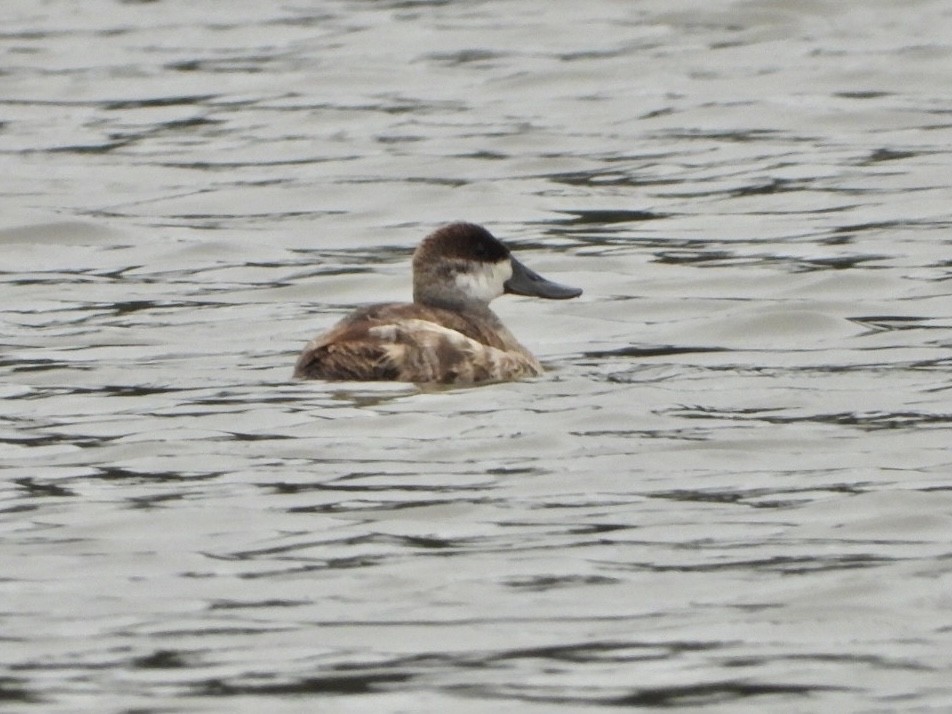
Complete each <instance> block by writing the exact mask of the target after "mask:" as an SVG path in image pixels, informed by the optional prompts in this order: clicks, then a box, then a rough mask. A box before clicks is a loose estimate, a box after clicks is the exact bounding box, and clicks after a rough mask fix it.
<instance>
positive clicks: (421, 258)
mask: <svg viewBox="0 0 952 714" xmlns="http://www.w3.org/2000/svg"><path fill="white" fill-rule="evenodd" d="M503 293H514V294H516V295H532V296H535V297H542V298H549V299H551V300H565V299H567V298H574V297H578V296H579V295H581V294H582V291H581V290H579V289H578V288H571V287H568V286H565V285H558V284H557V283H553V282H550V281H548V280H546V279H545V278H543V277H542V276H541V275H539V274H537V273H535V272H533V271H532V270H529V268H527V267H526V266H524V265H523V264H522V263H520V262H519V261H518V260H516V259H515V258H514V257H513V256H512V254H511V253H510V252H509V249H508V248H506V246H504V245H503V244H502V243H501V242H499V241H498V240H497V239H496V238H495V237H493V235H492V234H491V233H490V232H489V231H487V230H486V229H485V228H483V227H481V226H477V225H473V224H472V223H451V224H449V225H446V226H443V227H442V228H439V229H437V230H436V231H434V232H433V233H431V234H430V235H429V236H427V237H426V238H425V239H424V240H423V242H422V243H420V245H419V246H418V247H417V249H416V251H415V252H414V253H413V302H412V303H384V304H379V305H370V306H368V307H364V308H361V309H359V310H357V311H356V312H353V313H352V314H350V315H349V316H347V317H345V318H344V319H343V320H341V321H340V322H339V323H337V324H336V325H335V326H334V327H332V328H331V329H330V330H329V331H328V332H326V333H324V334H323V335H320V336H318V337H316V338H314V339H313V340H311V342H309V343H308V344H307V346H306V347H305V348H304V351H303V352H302V353H301V356H300V357H298V360H297V365H296V366H295V368H294V376H295V377H300V378H303V379H328V380H360V381H365V380H390V381H401V382H440V383H443V384H472V383H476V382H489V381H505V380H513V379H520V378H522V377H532V376H536V375H539V374H542V365H540V364H539V360H537V359H536V358H535V357H534V356H533V355H532V353H531V352H529V350H527V349H526V348H525V347H523V346H522V345H521V344H519V341H518V340H516V338H515V337H513V336H512V333H511V332H509V330H507V329H506V327H505V326H504V325H503V324H502V322H501V321H500V319H499V318H498V317H497V316H496V314H495V313H494V312H493V311H492V310H490V309H489V301H490V300H492V299H493V298H496V297H499V296H500V295H502V294H503Z"/></svg>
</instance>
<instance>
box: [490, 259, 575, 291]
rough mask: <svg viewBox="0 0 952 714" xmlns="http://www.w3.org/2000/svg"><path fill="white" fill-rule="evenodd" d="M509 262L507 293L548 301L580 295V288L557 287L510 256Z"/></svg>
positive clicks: (556, 284) (557, 285)
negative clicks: (509, 274)
mask: <svg viewBox="0 0 952 714" xmlns="http://www.w3.org/2000/svg"><path fill="white" fill-rule="evenodd" d="M510 261H511V262H512V277H511V278H509V280H507V281H506V283H505V289H506V292H507V293H513V294H514V295H530V296H532V297H540V298H548V299H549V300H567V299H569V298H574V297H578V296H579V295H581V294H582V290H581V288H573V287H570V286H568V285H559V284H558V283H553V282H552V281H551V280H546V279H545V278H543V277H542V276H541V275H539V274H538V273H537V272H535V271H534V270H532V269H530V268H527V267H526V266H524V265H523V264H522V263H520V262H519V261H518V260H516V259H515V258H513V257H511V256H510Z"/></svg>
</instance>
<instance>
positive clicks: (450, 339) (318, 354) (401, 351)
mask: <svg viewBox="0 0 952 714" xmlns="http://www.w3.org/2000/svg"><path fill="white" fill-rule="evenodd" d="M541 373H542V368H541V366H540V365H539V363H538V361H536V359H535V358H534V357H532V356H531V355H529V354H527V353H523V352H519V351H509V350H503V349H499V348H498V347H493V346H491V345H486V344H483V343H481V342H479V341H477V340H474V339H472V338H471V337H467V336H466V335H464V334H463V333H462V332H459V331H457V330H454V329H452V328H450V327H446V326H444V325H441V324H438V323H436V322H431V321H429V320H424V319H418V318H403V319H400V318H397V319H393V320H387V321H381V322H376V323H368V322H363V323H354V322H346V323H342V324H340V325H338V326H337V327H336V328H334V329H332V330H331V331H330V332H329V333H327V334H326V335H324V336H322V337H319V338H317V339H316V340H314V341H313V342H311V343H310V344H309V345H308V346H307V347H305V349H304V352H303V353H302V354H301V356H300V357H299V358H298V362H297V366H296V367H295V370H294V375H295V376H296V377H302V378H305V379H332V380H396V381H403V382H439V383H443V384H473V383H477V382H490V381H506V380H512V379H519V378H522V377H529V376H535V375H538V374H541Z"/></svg>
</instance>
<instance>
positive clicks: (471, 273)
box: [456, 260, 512, 302]
mask: <svg viewBox="0 0 952 714" xmlns="http://www.w3.org/2000/svg"><path fill="white" fill-rule="evenodd" d="M511 277H512V263H510V262H509V261H508V260H501V261H499V262H498V263H477V264H476V265H475V266H474V267H473V269H472V270H467V271H465V272H461V273H457V274H456V287H458V288H459V289H460V290H462V291H463V292H464V293H466V295H468V296H469V297H471V298H474V299H476V300H480V301H481V302H489V301H490V300H492V299H493V298H497V297H499V296H500V295H502V294H503V292H505V283H506V281H507V280H509V278H511Z"/></svg>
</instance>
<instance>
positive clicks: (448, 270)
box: [413, 223, 582, 305]
mask: <svg viewBox="0 0 952 714" xmlns="http://www.w3.org/2000/svg"><path fill="white" fill-rule="evenodd" d="M503 293H513V294H516V295H531V296H534V297H541V298H548V299H549V300H566V299H568V298H574V297H578V296H579V295H581V294H582V291H581V290H580V289H579V288H572V287H569V286H567V285H559V284H558V283H553V282H552V281H550V280H546V279H545V278H543V277H542V276H541V275H539V274H538V273H536V272H534V271H532V270H530V269H529V268H527V267H526V266H524V265H523V264H522V263H520V262H519V261H518V260H516V259H515V258H514V257H513V256H512V254H511V253H510V252H509V249H508V248H507V247H506V246H504V245H503V244H502V243H501V242H500V241H499V240H498V239H497V238H495V237H494V236H493V234H492V233H490V232H489V231H487V230H486V229H485V228H483V227H482V226H477V225H475V224H473V223H450V224H448V225H445V226H443V227H441V228H438V229H437V230H435V231H433V233H431V234H430V235H428V236H427V237H426V238H424V239H423V242H422V243H420V245H419V246H418V247H417V249H416V251H415V252H414V253H413V300H414V302H418V303H423V304H429V305H447V304H449V305H455V304H466V303H470V304H471V303H481V304H483V305H485V304H488V303H489V301H490V300H492V299H494V298H497V297H499V296H500V295H502V294H503Z"/></svg>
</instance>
